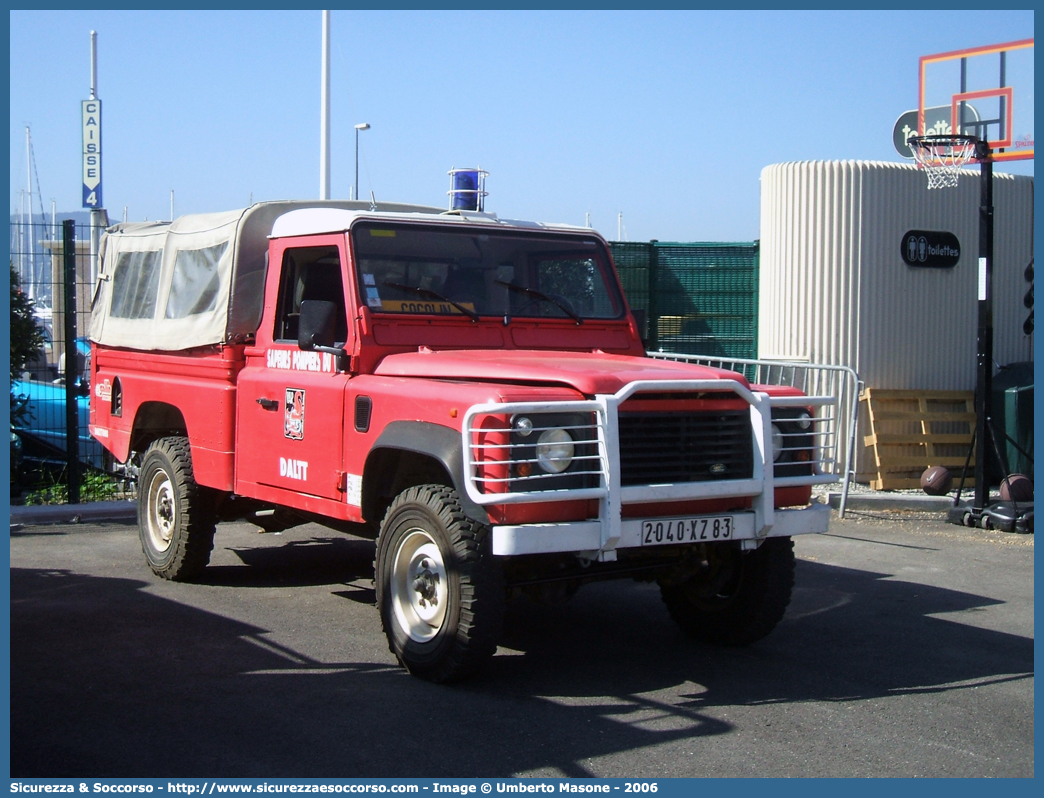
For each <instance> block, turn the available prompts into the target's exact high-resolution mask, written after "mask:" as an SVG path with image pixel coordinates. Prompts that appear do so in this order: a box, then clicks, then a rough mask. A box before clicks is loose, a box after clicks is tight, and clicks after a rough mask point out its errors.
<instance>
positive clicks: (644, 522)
mask: <svg viewBox="0 0 1044 798" xmlns="http://www.w3.org/2000/svg"><path fill="white" fill-rule="evenodd" d="M90 338H91V341H92V345H93V357H92V360H91V363H92V366H91V368H92V374H91V386H92V395H91V432H92V434H93V435H94V436H95V437H96V438H97V439H98V440H99V441H100V442H101V443H102V444H104V446H105V447H106V448H108V449H109V451H111V452H112V454H113V455H114V456H115V457H116V459H117V460H119V461H120V462H126V461H128V460H131V461H133V462H137V463H138V464H139V483H138V486H139V487H138V524H139V527H140V534H141V543H142V548H143V549H144V552H145V556H146V558H147V559H148V562H149V565H150V566H151V568H152V570H153V571H154V572H155V573H156V574H158V575H159V576H161V577H164V578H167V579H175V580H189V579H192V578H193V577H195V576H197V575H199V573H200V571H201V570H202V569H203V568H204V567H206V565H207V562H208V560H209V557H210V552H211V550H212V548H213V545H214V543H213V541H214V533H215V526H216V524H217V522H218V521H220V520H225V519H233V518H244V517H246V518H251V519H253V520H255V521H256V522H257V523H259V524H261V525H262V526H267V527H268V528H270V529H271V528H274V527H276V526H277V525H281V527H282V528H286V527H289V526H292V525H294V524H297V523H303V522H305V521H320V522H322V523H326V524H327V525H330V526H332V527H335V528H337V527H340V528H343V529H346V530H350V531H351V532H352V533H354V534H362V535H369V536H370V537H371V538H373V537H375V538H376V562H375V580H376V592H377V607H378V610H379V612H380V617H381V622H382V624H383V626H384V630H385V633H386V634H387V637H388V642H389V644H390V646H391V650H392V651H393V652H394V653H395V655H396V657H398V659H399V661H400V662H401V663H402V664H403V666H405V667H406V668H407V669H408V670H409V671H410V672H411V673H413V674H416V675H418V676H421V677H423V678H426V679H431V680H434V681H445V680H449V679H454V678H459V677H461V676H464V675H466V674H468V673H470V672H472V671H474V670H475V668H476V667H478V666H480V665H481V664H482V663H483V662H484V661H485V660H487V659H488V658H489V657H490V656H492V655H493V653H494V652H495V650H496V646H497V637H498V633H499V631H500V626H501V620H502V617H503V613H504V607H505V602H506V600H507V598H508V596H509V595H510V594H511V593H512V591H518V590H521V591H524V592H527V593H530V594H532V595H537V596H540V595H543V596H547V597H554V596H566V595H570V594H571V593H572V592H573V591H575V590H576V589H577V588H578V587H579V586H580V585H581V584H583V583H585V582H589V581H593V580H601V579H615V578H620V577H628V578H635V579H640V580H648V581H652V580H656V581H657V582H658V583H659V585H660V589H661V591H662V595H663V600H664V603H665V604H666V607H667V610H668V612H669V613H670V615H671V617H673V618H674V620H675V621H676V622H677V623H678V624H679V625H680V626H681V627H682V628H683V629H684V630H685V631H686V632H687V633H689V634H690V635H693V636H695V637H698V638H700V639H704V640H709V641H715V642H720V643H724V644H731V645H739V644H745V643H750V642H752V641H755V640H758V639H759V638H761V637H763V636H764V635H766V634H768V633H769V632H770V631H771V630H772V629H773V627H775V625H776V624H777V623H778V622H779V620H780V619H781V618H782V617H783V613H784V611H785V609H786V606H787V604H788V602H789V600H790V594H791V589H792V586H793V581H794V553H793V544H792V542H791V536H793V535H797V534H802V533H808V532H824V531H826V529H827V522H828V518H829V510H828V508H826V507H825V506H824V505H821V504H815V503H810V496H811V485H812V484H814V483H816V482H824V481H832V479H833V478H832V477H829V476H827V477H824V476H820V475H818V474H817V473H816V471H817V469H816V468H815V462H816V460H817V454H816V450H817V448H818V444H817V442H816V441H817V437H818V436H817V434H816V428H815V426H814V425H815V424H816V423H818V418H817V413H818V412H819V410H820V408H821V406H823V405H826V404H828V403H829V402H830V401H831V400H830V399H828V398H826V397H805V396H802V395H801V394H800V393H799V392H798V391H795V390H793V389H790V388H784V387H779V386H757V385H750V384H748V382H747V381H746V380H745V379H744V378H743V377H742V376H740V375H739V374H736V373H732V372H727V371H720V370H715V369H711V368H706V367H701V366H696V365H691V364H686V363H679V362H671V361H665V360H659V359H652V358H649V357H647V356H646V353H645V351H644V348H643V346H642V342H641V340H640V338H639V333H638V327H637V326H636V322H635V319H634V317H633V315H632V314H631V313H630V311H629V310H628V307H627V303H626V302H625V300H624V296H623V292H622V291H621V288H620V283H619V281H618V279H617V276H616V273H615V271H614V268H613V263H612V259H611V257H610V254H609V249H608V247H607V245H606V242H605V241H604V240H603V239H602V238H601V237H600V236H599V235H598V234H596V233H595V232H593V231H592V230H590V229H585V228H573V227H566V226H556V225H545V224H536V223H531V222H518V221H506V220H501V219H498V218H496V216H494V215H492V214H483V213H467V212H454V213H445V212H442V211H441V210H440V209H437V208H429V207H422V206H408V205H390V204H376V205H371V204H370V203H363V202H311V203H305V202H296V203H291V202H281V203H262V204H258V205H253V206H252V207H250V208H248V209H246V210H241V211H234V212H229V213H222V214H206V215H197V216H186V217H182V218H180V219H177V220H176V221H174V222H173V223H143V224H123V225H117V226H116V227H114V228H112V229H110V230H109V231H108V233H107V234H106V236H105V238H104V242H103V245H102V269H101V275H100V278H99V282H98V287H97V291H96V293H95V299H94V306H93V314H92V319H91V328H90ZM139 458H140V459H139ZM273 510H274V513H273ZM259 513H260V514H259Z"/></svg>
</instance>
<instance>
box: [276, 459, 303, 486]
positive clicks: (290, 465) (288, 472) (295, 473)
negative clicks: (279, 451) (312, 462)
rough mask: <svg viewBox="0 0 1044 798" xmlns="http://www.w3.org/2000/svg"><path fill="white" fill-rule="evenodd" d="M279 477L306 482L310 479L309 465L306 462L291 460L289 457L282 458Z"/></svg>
mask: <svg viewBox="0 0 1044 798" xmlns="http://www.w3.org/2000/svg"><path fill="white" fill-rule="evenodd" d="M279 476H281V477H286V478H287V479H299V480H301V481H304V480H306V479H308V463H307V462H306V461H304V460H291V459H290V458H288V457H280V458H279Z"/></svg>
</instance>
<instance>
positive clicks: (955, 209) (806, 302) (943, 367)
mask: <svg viewBox="0 0 1044 798" xmlns="http://www.w3.org/2000/svg"><path fill="white" fill-rule="evenodd" d="M978 205H979V175H978V169H977V168H975V169H969V170H967V173H966V174H965V175H962V177H961V178H960V180H959V184H958V186H957V187H956V188H953V189H935V190H932V191H929V190H928V188H927V179H926V177H925V176H924V174H922V173H921V172H920V171H919V170H918V169H916V168H915V167H913V166H907V165H904V164H892V163H877V162H868V161H840V162H839V161H832V162H822V161H812V162H800V163H784V164H776V165H773V166H768V167H766V168H765V169H764V170H763V171H762V173H761V270H760V271H761V273H760V283H761V287H760V301H759V308H760V319H759V331H758V339H759V356H760V357H763V358H784V359H799V360H809V361H812V362H818V363H830V364H838V365H846V366H851V367H852V368H854V369H855V370H856V371H857V372H858V373H859V376H860V377H861V378H862V379H863V381H864V382H865V384H866V385H868V386H870V387H875V388H898V389H921V390H971V389H972V388H974V386H975V351H976V327H977V322H976V290H977V278H978V266H977V259H978V246H979V243H978V242H979V235H978V232H979V214H978ZM994 208H995V213H994V219H995V228H994V229H995V232H994V260H993V264H994V271H993V278H994V279H993V288H994V359H995V360H996V361H997V362H998V363H1002V364H1003V363H1010V362H1014V361H1019V360H1032V359H1033V344H1032V338H1031V337H1030V336H1026V335H1025V334H1024V333H1023V332H1022V322H1023V320H1024V319H1025V317H1026V315H1027V311H1026V309H1025V308H1024V307H1023V304H1022V297H1023V294H1024V293H1025V291H1026V288H1027V287H1028V286H1027V284H1026V283H1025V281H1024V280H1023V271H1024V269H1025V267H1026V265H1027V264H1028V263H1029V259H1030V257H1031V256H1032V241H1033V238H1032V229H1033V178H1031V177H1023V176H1019V177H1013V176H1011V175H1004V174H1000V173H995V175H994ZM908 230H945V231H949V232H952V233H954V234H955V235H956V236H957V238H958V240H959V241H960V244H961V258H960V260H959V262H958V263H957V265H956V266H955V267H954V268H953V269H921V268H913V267H910V266H907V265H906V264H905V263H904V262H903V260H902V256H901V254H900V244H901V240H902V236H903V234H904V233H905V232H906V231H908Z"/></svg>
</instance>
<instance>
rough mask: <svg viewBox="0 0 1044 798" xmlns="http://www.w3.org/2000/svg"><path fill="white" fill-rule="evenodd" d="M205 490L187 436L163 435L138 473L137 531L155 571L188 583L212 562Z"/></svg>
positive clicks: (209, 513)
mask: <svg viewBox="0 0 1044 798" xmlns="http://www.w3.org/2000/svg"><path fill="white" fill-rule="evenodd" d="M208 499H209V496H208V495H207V492H206V489H205V488H201V487H200V486H198V485H197V484H196V480H195V477H194V475H193V473H192V454H191V450H190V448H189V442H188V439H187V438H181V437H177V438H160V439H159V440H157V441H154V442H153V443H152V445H151V446H149V448H148V451H146V452H145V457H144V458H143V459H142V464H141V471H140V472H139V475H138V534H139V536H140V537H141V548H142V550H143V551H144V552H145V558H146V559H147V560H148V561H149V566H150V567H151V568H152V570H153V572H155V573H156V574H157V575H159V576H162V577H163V578H164V579H172V580H175V581H180V582H183V581H187V580H189V579H192V578H193V577H195V576H198V575H199V573H200V572H201V571H202V570H203V569H204V568H205V567H206V566H207V563H208V562H210V552H211V551H212V550H213V548H214V528H215V525H216V520H215V516H214V513H213V508H212V506H211V505H212V503H211V502H210V501H209V500H208Z"/></svg>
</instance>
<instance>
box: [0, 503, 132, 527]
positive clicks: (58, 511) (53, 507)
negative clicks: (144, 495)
mask: <svg viewBox="0 0 1044 798" xmlns="http://www.w3.org/2000/svg"><path fill="white" fill-rule="evenodd" d="M137 517H138V505H137V503H136V502H128V501H116V502H87V503H84V504H43V505H35V506H32V507H12V508H11V526H37V525H42V524H79V523H88V522H92V523H100V522H105V521H119V522H126V521H134V520H135V519H136V518H137Z"/></svg>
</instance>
